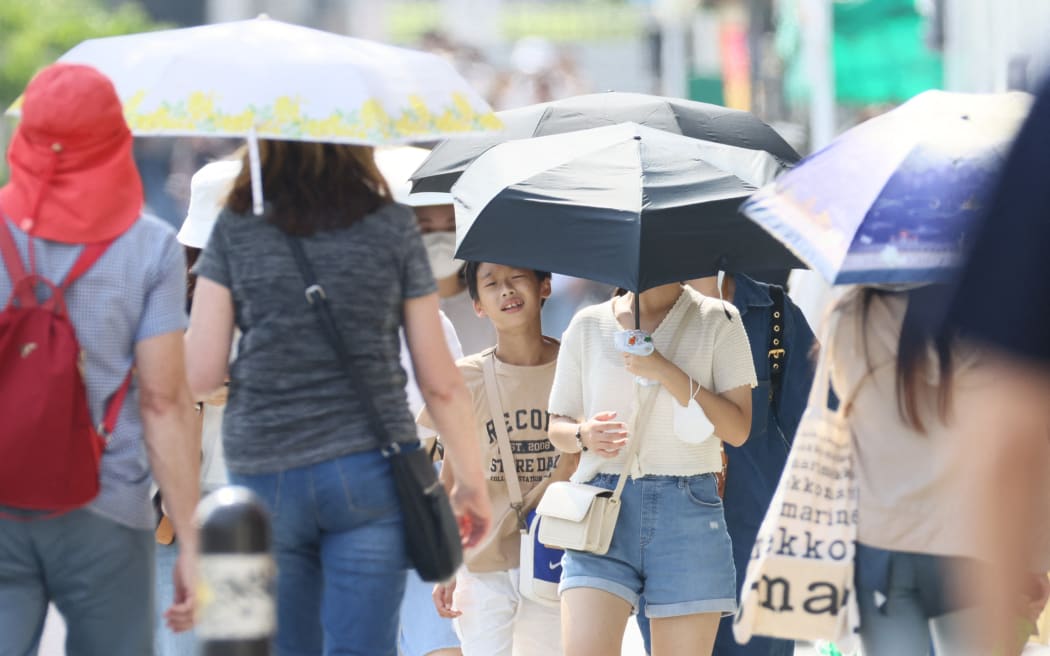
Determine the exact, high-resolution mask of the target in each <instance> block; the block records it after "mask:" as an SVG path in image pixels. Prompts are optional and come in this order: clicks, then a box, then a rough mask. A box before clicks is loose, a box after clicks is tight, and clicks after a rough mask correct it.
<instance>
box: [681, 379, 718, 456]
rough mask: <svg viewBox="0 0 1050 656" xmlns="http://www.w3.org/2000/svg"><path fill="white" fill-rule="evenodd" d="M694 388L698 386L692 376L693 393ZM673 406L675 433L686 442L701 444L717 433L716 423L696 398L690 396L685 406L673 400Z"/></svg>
mask: <svg viewBox="0 0 1050 656" xmlns="http://www.w3.org/2000/svg"><path fill="white" fill-rule="evenodd" d="M694 390H696V388H694V387H693V380H692V379H691V378H690V379H689V392H690V393H692V392H693V391H694ZM671 407H672V408H673V411H672V414H671V422H672V426H673V427H674V434H675V436H676V437H678V439H680V440H682V441H683V442H685V443H686V444H701V443H703V442H706V441H707V439H708V438H710V437H711V436H712V435H714V434H715V426H714V424H712V423H711V420H710V419H708V418H707V415H706V414H704V410H703V408H701V407H700V404H699V403H697V402H696V399H693V398H690V399H689V405H687V406H684V407H683V406H681V405H678V401H671Z"/></svg>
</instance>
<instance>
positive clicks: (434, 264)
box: [423, 232, 463, 280]
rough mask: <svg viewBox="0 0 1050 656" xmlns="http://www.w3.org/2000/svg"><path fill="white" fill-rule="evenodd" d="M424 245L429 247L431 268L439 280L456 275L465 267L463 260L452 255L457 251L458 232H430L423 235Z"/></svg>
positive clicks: (428, 253) (428, 254)
mask: <svg viewBox="0 0 1050 656" xmlns="http://www.w3.org/2000/svg"><path fill="white" fill-rule="evenodd" d="M423 246H424V247H425V248H426V249H427V259H428V260H430V270H431V271H432V272H433V273H434V278H436V279H437V280H443V279H445V278H448V277H450V276H454V275H456V273H458V272H459V270H460V269H461V268H462V267H463V261H462V260H457V259H455V258H453V257H452V256H453V255H454V254H455V252H456V233H454V232H428V233H426V234H425V235H423Z"/></svg>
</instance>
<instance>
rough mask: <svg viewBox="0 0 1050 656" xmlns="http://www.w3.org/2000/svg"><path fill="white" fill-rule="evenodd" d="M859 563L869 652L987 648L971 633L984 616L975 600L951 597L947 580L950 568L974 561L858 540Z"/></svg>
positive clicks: (957, 654)
mask: <svg viewBox="0 0 1050 656" xmlns="http://www.w3.org/2000/svg"><path fill="white" fill-rule="evenodd" d="M855 563H856V567H855V572H856V575H855V576H856V582H857V604H858V606H859V607H860V638H861V642H862V643H863V645H864V654H865V656H896V655H898V654H915V655H916V656H924V655H925V654H927V653H930V647H931V645H932V646H933V649H934V650H935V651H936V653H938V654H950V655H951V656H969V655H971V654H972V655H974V656H976V655H977V654H981V653H985V652H986V651H987V650H985V649H981V648H979V647H976V646H975V645H974V640H973V639H972V636H970V635H968V633H967V628H968V627H972V626H974V625H975V624H976V620H978V619H979V617H978V612H979V611H978V610H977V609H976V606H974V605H972V604H966V603H965V602H963V601H961V600H959V599H955V598H952V597H951V596H950V595H949V594H948V593H947V590H946V585H945V584H946V582H947V579H948V576H949V575H950V572H949V569H950V568H959V567H975V566H976V565H975V564H974V563H973V561H968V560H966V559H963V558H944V557H940V556H931V555H928V554H917V553H906V552H903V551H888V550H886V549H878V548H875V547H869V546H867V545H863V544H860V543H858V544H857V555H856V560H855ZM956 571H957V570H956Z"/></svg>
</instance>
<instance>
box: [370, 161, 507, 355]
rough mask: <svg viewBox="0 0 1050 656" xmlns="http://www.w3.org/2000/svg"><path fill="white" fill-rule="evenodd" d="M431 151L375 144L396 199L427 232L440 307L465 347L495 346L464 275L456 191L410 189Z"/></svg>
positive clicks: (379, 163)
mask: <svg viewBox="0 0 1050 656" xmlns="http://www.w3.org/2000/svg"><path fill="white" fill-rule="evenodd" d="M429 154H430V151H429V150H426V149H424V148H415V147H412V146H397V147H392V148H380V149H377V150H376V154H375V158H376V165H377V166H379V170H380V171H382V172H383V177H384V178H386V180H387V183H388V184H389V185H390V189H391V191H392V192H393V194H394V198H395V200H397V202H399V203H401V204H402V205H407V206H409V207H411V208H412V210H413V212H415V215H416V223H418V224H419V231H420V232H421V233H422V234H423V246H424V248H426V252H427V259H428V260H429V261H430V270H431V272H432V273H433V274H434V279H435V280H436V281H437V290H438V297H439V304H440V307H441V311H442V312H444V313H445V316H447V317H448V319H449V321H451V322H452V326H453V327H454V328H455V329H456V335H458V336H459V342H460V345H462V347H463V352H464V353H467V354H470V353H479V352H481V351H484V350H485V349H487V348H489V347H491V346H495V344H496V329H495V328H493V326H492V324H491V323H490V322H489V321H488V320H486V319H484V318H483V317H481V316H479V315H478V314H477V312H475V310H474V301H473V300H471V298H470V293H469V292H468V291H467V281H466V279H465V278H464V277H463V268H464V266H465V263H464V262H463V261H462V260H457V259H455V258H454V257H453V255H455V253H456V214H455V212H454V210H453V209H452V195H451V194H445V193H439V192H425V193H417V194H413V193H411V187H412V183H411V181H410V177H411V176H412V173H413V172H414V171H415V170H416V169H418V168H419V166H420V164H422V163H423V160H425V159H426V158H427V156H428V155H429Z"/></svg>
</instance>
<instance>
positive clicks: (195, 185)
mask: <svg viewBox="0 0 1050 656" xmlns="http://www.w3.org/2000/svg"><path fill="white" fill-rule="evenodd" d="M240 172H241V162H240V161H239V160H219V161H216V162H212V163H210V164H207V165H205V166H203V167H202V168H201V169H200V170H199V171H197V172H196V173H195V174H194V175H193V178H192V179H191V181H190V206H189V210H188V211H187V213H186V218H185V220H183V222H182V227H181V228H180V229H179V233H178V235H177V239H178V240H179V243H180V244H182V245H183V246H184V247H185V249H186V266H187V281H188V282H187V289H186V306H187V308H188V307H189V305H190V304H191V303H192V302H193V287H194V282H195V281H196V276H195V275H194V274H192V273H190V272H189V269H191V268H192V267H193V265H194V263H195V262H196V261H197V258H198V257H199V256H200V253H201V251H202V250H203V249H204V247H205V246H206V245H207V243H208V237H210V236H211V231H212V228H213V227H215V220H216V219H217V218H218V216H219V212H220V211H221V210H222V207H223V205H224V204H225V203H226V196H227V194H228V193H229V191H230V188H231V186H232V184H233V181H234V179H235V178H236V177H237V175H238V174H240ZM237 337H238V336H237V335H235V337H234V345H233V348H232V349H231V351H232V353H233V354H236V350H237ZM225 404H226V393H225V389H224V390H223V391H222V392H220V393H219V394H217V395H215V396H213V397H212V398H210V399H208V401H207V402H205V403H199V404H197V412H198V415H197V416H198V419H199V420H200V424H199V425H200V430H201V494H202V496H203V495H205V494H208V493H209V492H211V491H213V490H215V489H218V488H219V487H222V486H223V485H225V484H226V464H225V460H224V458H223V451H222V414H223V407H224V406H225ZM155 499H157V498H156V497H155ZM156 505H157V508H158V510H161V509H162V504H161V503H160V502H159V499H157V504H156ZM167 527H168V523H167V521H166V518H163V517H162V519H161V520H160V523H159V525H158V527H157V533H156V537H157V551H156V568H157V570H156V581H157V583H156V588H155V594H156V599H157V603H156V604H155V605H156V607H157V608H158V609H163V606H162V605H161V604H160V601H161V600H162V599H170V598H171V594H172V591H171V585H172V583H171V581H172V578H171V570H172V568H173V567H174V566H175V558H176V556H177V554H178V549H177V547H176V545H175V542H174V535H172V534H171V532H170V531H169V530H168V528H167ZM153 641H154V653H156V654H157V656H193V655H194V654H196V653H197V652H196V637H195V636H194V634H193V632H192V631H186V632H184V633H172V632H171V630H170V629H168V628H167V627H166V626H165V624H164V617H163V615H162V613H161V612H160V611H159V610H158V612H157V613H156V621H155V628H154V638H153Z"/></svg>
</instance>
